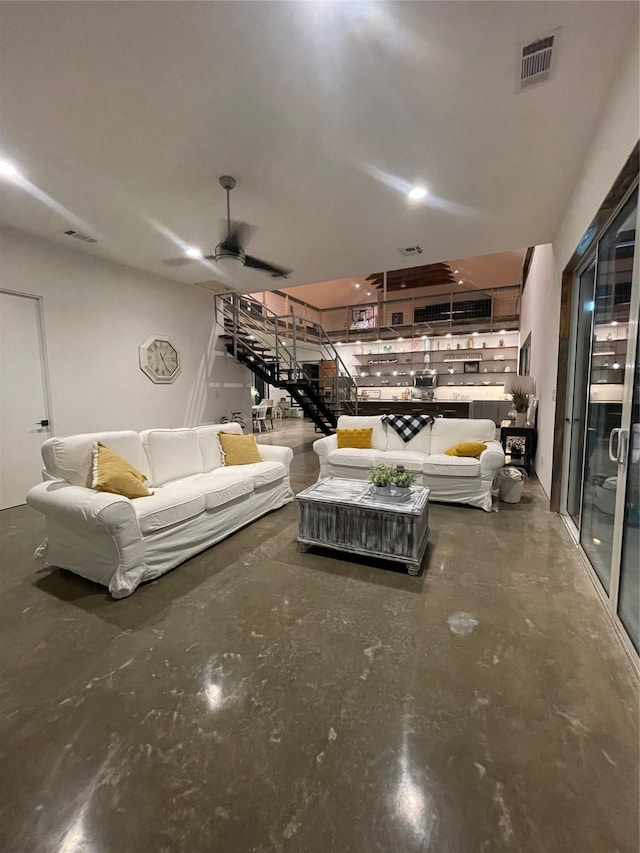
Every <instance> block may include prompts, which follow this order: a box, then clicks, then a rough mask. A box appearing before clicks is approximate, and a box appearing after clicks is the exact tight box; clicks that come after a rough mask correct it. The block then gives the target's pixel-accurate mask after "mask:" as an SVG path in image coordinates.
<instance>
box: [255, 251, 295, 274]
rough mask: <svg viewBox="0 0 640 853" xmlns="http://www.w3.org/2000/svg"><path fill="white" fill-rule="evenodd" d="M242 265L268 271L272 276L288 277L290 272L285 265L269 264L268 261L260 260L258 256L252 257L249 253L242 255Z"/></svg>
mask: <svg viewBox="0 0 640 853" xmlns="http://www.w3.org/2000/svg"><path fill="white" fill-rule="evenodd" d="M244 265H245V267H250V268H251V269H254V270H263V271H264V272H268V273H270V275H271V276H272V277H273V278H288V277H289V275H290V274H291V270H288V269H286V268H285V267H278V266H276V265H275V264H270V263H269V262H268V261H261V260H260V258H254V257H252V256H251V255H245V256H244Z"/></svg>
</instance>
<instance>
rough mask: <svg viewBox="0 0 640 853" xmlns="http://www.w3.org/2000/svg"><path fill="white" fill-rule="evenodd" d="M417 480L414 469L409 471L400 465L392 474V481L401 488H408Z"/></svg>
mask: <svg viewBox="0 0 640 853" xmlns="http://www.w3.org/2000/svg"><path fill="white" fill-rule="evenodd" d="M415 481H416V475H415V473H414V472H413V471H407V470H405V469H404V468H401V467H398V468H396V469H395V471H394V472H393V474H392V475H391V482H392V483H395V485H396V486H397V487H398V488H399V489H408V488H409V486H413V484H414V483H415Z"/></svg>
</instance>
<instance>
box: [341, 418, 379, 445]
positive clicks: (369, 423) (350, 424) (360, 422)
mask: <svg viewBox="0 0 640 853" xmlns="http://www.w3.org/2000/svg"><path fill="white" fill-rule="evenodd" d="M368 427H371V429H372V433H371V447H372V448H373V449H374V450H385V449H386V447H387V431H386V427H385V425H384V424H383V423H382V415H366V416H360V415H340V417H339V418H338V429H367V428H368Z"/></svg>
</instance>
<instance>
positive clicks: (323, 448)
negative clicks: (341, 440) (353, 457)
mask: <svg viewBox="0 0 640 853" xmlns="http://www.w3.org/2000/svg"><path fill="white" fill-rule="evenodd" d="M313 449H314V450H315V452H316V453H317V454H318V456H319V457H320V459H321V461H323V460H325V459H326V458H327V456H328V455H329V454H330V453H331V451H332V450H337V449H338V436H337V435H325V437H324V438H318V439H316V440H315V441H314V442H313Z"/></svg>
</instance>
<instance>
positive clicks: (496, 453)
mask: <svg viewBox="0 0 640 853" xmlns="http://www.w3.org/2000/svg"><path fill="white" fill-rule="evenodd" d="M485 444H486V445H487V449H486V450H483V451H482V453H481V454H480V470H481V471H482V473H483V474H485V473H491V472H495V471H498V470H499V469H500V468H502V467H503V466H504V450H503V449H502V445H501V444H500V442H499V441H487V442H485Z"/></svg>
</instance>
